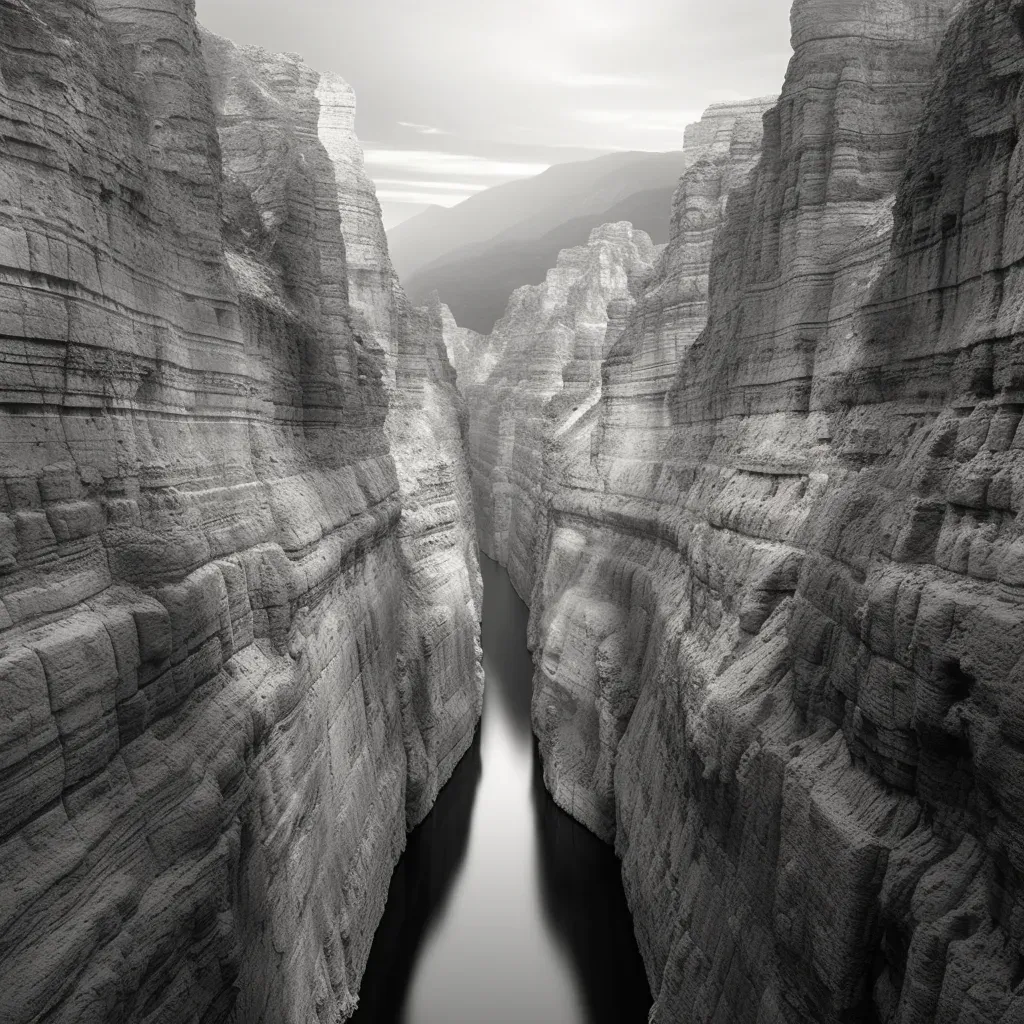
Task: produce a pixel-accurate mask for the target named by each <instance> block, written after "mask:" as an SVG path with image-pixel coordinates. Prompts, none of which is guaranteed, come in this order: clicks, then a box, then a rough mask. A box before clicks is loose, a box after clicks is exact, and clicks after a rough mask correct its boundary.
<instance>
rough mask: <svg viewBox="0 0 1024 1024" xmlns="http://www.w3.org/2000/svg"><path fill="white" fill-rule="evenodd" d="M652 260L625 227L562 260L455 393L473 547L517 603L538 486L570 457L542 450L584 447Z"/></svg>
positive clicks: (538, 523) (517, 301)
mask: <svg viewBox="0 0 1024 1024" xmlns="http://www.w3.org/2000/svg"><path fill="white" fill-rule="evenodd" d="M655 257H656V249H655V247H654V245H653V244H652V243H651V240H650V238H649V237H648V236H647V235H646V234H645V233H644V232H642V231H634V230H633V228H632V226H631V225H630V224H627V223H625V222H622V223H618V224H606V225H604V226H602V227H600V228H596V229H595V230H594V231H593V232H592V233H591V236H590V241H589V243H588V244H587V245H585V246H579V247H577V248H575V249H565V250H563V251H562V252H561V254H560V255H559V257H558V265H557V266H556V267H555V268H554V269H553V270H551V271H549V272H548V275H547V279H546V280H545V282H544V284H542V285H526V286H525V287H522V288H519V289H517V290H516V291H515V292H514V293H513V295H512V298H511V299H510V300H509V305H508V309H507V310H506V312H505V315H504V316H503V317H502V318H501V320H499V321H498V324H497V326H496V328H495V330H494V337H493V338H492V339H490V341H489V344H490V345H492V346H496V347H497V348H498V349H499V350H500V351H501V356H500V357H499V359H498V361H497V363H496V365H495V366H494V368H493V370H492V371H491V373H490V375H489V376H488V377H487V379H486V380H485V381H483V382H482V383H481V384H479V385H476V386H473V385H470V386H467V387H466V388H465V393H466V395H467V400H468V405H469V409H470V416H471V418H472V420H473V424H474V426H473V432H472V435H471V438H470V465H471V470H472V477H473V490H474V495H475V497H476V508H477V516H478V517H479V535H480V547H481V549H482V550H483V551H484V553H485V554H487V555H488V556H490V557H491V558H495V559H497V560H498V561H500V562H501V563H502V564H503V565H507V566H508V570H509V575H510V577H511V579H512V583H513V585H514V586H515V588H516V590H518V591H519V593H520V594H525V595H529V593H530V591H531V589H532V587H533V579H534V570H535V561H536V550H537V547H538V544H539V543H540V538H541V537H543V535H544V532H545V531H546V520H545V516H546V512H545V502H544V501H543V500H542V491H543V488H544V485H545V482H546V481H547V480H548V479H549V478H550V477H552V475H553V474H554V472H555V469H554V462H557V463H558V464H559V465H561V464H562V462H563V461H564V460H565V457H569V458H571V457H572V456H571V453H569V452H566V451H565V450H564V446H563V445H562V444H558V445H557V446H556V448H557V451H556V450H554V449H552V450H549V449H550V448H551V442H554V441H556V440H561V439H563V438H564V435H566V434H567V433H568V434H571V436H572V437H573V438H574V439H576V440H577V441H578V443H577V444H576V445H575V447H576V448H579V447H581V446H582V445H584V444H585V443H586V436H587V429H586V427H585V426H582V425H581V421H582V420H584V418H585V417H586V416H587V414H588V413H589V412H590V411H591V409H592V408H593V406H594V404H595V402H596V401H597V399H598V397H599V396H600V367H601V362H602V360H603V359H604V357H605V356H606V355H607V354H608V350H609V349H610V347H611V345H612V344H613V343H614V341H615V338H616V337H617V329H621V320H622V315H623V311H624V310H625V309H628V308H629V307H630V306H631V305H632V303H633V301H634V299H633V294H634V293H635V292H639V290H640V289H641V287H642V283H643V282H644V281H645V280H646V278H647V277H648V276H649V275H650V273H651V270H652V266H653V263H654V260H655ZM550 460H554V462H551V461H550Z"/></svg>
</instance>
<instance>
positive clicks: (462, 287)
mask: <svg viewBox="0 0 1024 1024" xmlns="http://www.w3.org/2000/svg"><path fill="white" fill-rule="evenodd" d="M680 162H681V161H680ZM680 173H681V172H680ZM675 187H676V181H675V180H674V179H673V181H672V183H671V185H669V186H666V187H663V188H655V189H648V190H647V191H644V192H638V193H636V194H635V195H631V196H629V197H627V198H626V199H624V200H622V201H621V202H618V203H616V204H615V205H614V206H611V207H608V208H606V209H604V210H600V211H596V212H594V213H590V214H587V215H585V216H581V217H574V218H573V219H572V220H569V221H566V222H565V223H563V224H559V225H558V226H557V227H555V228H554V229H552V230H551V231H548V232H547V233H546V234H544V235H541V236H540V237H539V238H531V239H525V240H498V241H495V242H494V243H493V244H490V245H487V244H485V245H483V246H479V245H475V246H467V247H466V248H464V249H462V250H460V251H459V252H456V253H453V254H451V255H450V256H449V257H447V258H446V259H444V260H442V261H439V262H438V263H436V264H434V265H433V266H430V267H426V268H424V269H423V270H422V271H420V272H418V273H415V274H412V275H411V276H409V277H408V278H407V279H406V280H405V289H406V291H407V293H408V294H409V297H410V298H411V299H412V300H413V302H415V303H417V304H424V303H427V302H429V301H430V299H431V295H432V293H433V292H435V291H436V292H437V293H438V294H439V295H440V296H441V298H442V299H443V300H444V302H445V303H446V304H447V305H448V307H449V308H450V309H451V312H452V314H453V315H454V317H455V319H456V321H457V322H458V324H459V326H460V327H468V328H470V329H471V330H474V331H478V332H479V333H480V334H489V333H490V332H491V330H492V328H493V327H494V324H495V321H497V320H498V319H499V317H501V315H502V314H503V313H504V312H505V307H506V305H507V303H508V300H509V296H510V295H511V294H512V292H514V291H515V290H516V288H518V287H519V286H520V285H524V284H540V283H541V282H542V281H543V280H544V277H545V275H546V274H547V271H548V269H549V268H550V267H553V266H554V265H555V262H556V260H557V258H558V254H559V252H561V251H562V249H568V248H570V247H571V246H577V245H586V243H587V240H588V239H589V237H590V232H591V231H592V230H593V229H594V228H595V227H598V226H599V225H601V224H608V223H614V222H616V221H623V220H626V221H629V222H630V223H631V224H632V225H633V226H634V227H636V228H640V229H642V230H643V231H646V232H647V233H648V234H649V235H650V236H651V238H652V240H653V241H654V242H655V243H656V244H660V243H662V242H667V241H668V233H669V221H670V218H671V212H672V210H671V207H672V194H673V192H674V191H675Z"/></svg>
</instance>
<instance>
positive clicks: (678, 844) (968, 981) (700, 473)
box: [473, 0, 1024, 1024]
mask: <svg viewBox="0 0 1024 1024" xmlns="http://www.w3.org/2000/svg"><path fill="white" fill-rule="evenodd" d="M954 6H955V5H954V4H953V3H924V2H915V0H905V2H899V3H889V2H886V3H882V2H880V0H879V2H877V3H876V2H864V3H859V4H855V5H836V4H834V3H826V2H821V0H797V3H796V4H795V6H794V10H793V30H794V44H795V55H794V58H793V61H792V63H791V66H790V69H789V72H788V74H787V78H786V84H785V88H784V90H783V94H782V97H781V99H780V101H779V103H778V105H777V106H776V107H775V108H774V109H773V110H772V111H771V112H769V113H768V114H767V115H766V116H765V119H764V144H763V152H762V155H761V157H760V160H759V162H758V164H757V167H756V170H755V171H754V173H753V175H752V176H751V178H750V180H749V182H747V183H746V184H740V183H739V182H737V185H739V187H737V188H735V190H734V191H733V193H732V196H731V198H730V201H729V205H728V213H727V216H726V217H725V219H724V223H723V224H722V226H721V228H720V230H719V231H718V234H717V238H716V240H715V244H714V254H713V259H712V263H711V271H710V285H709V294H710V301H709V307H708V308H709V315H710V319H709V322H708V325H707V327H706V329H705V330H704V331H703V332H702V333H701V334H700V336H699V337H698V338H696V340H694V338H695V334H696V331H695V325H696V324H697V322H698V321H699V319H700V315H699V313H700V311H699V308H695V307H694V306H693V305H691V304H689V303H688V302H687V301H679V298H680V297H682V298H683V299H684V300H685V297H686V296H687V295H693V294H695V295H696V296H697V297H698V298H699V295H700V293H699V290H696V291H695V290H693V289H689V290H688V289H687V286H686V284H685V282H686V278H687V272H686V270H685V266H686V264H687V262H688V260H689V259H690V257H688V256H687V255H686V245H687V243H686V232H685V231H680V230H679V228H680V227H681V226H682V225H684V224H686V223H687V221H688V220H689V219H690V218H691V217H692V214H690V213H687V212H686V211H685V210H684V211H682V212H681V211H680V209H679V197H677V212H676V225H677V230H676V233H675V235H674V237H673V240H672V242H671V243H670V245H669V248H668V251H667V252H666V254H665V256H663V258H662V262H661V265H660V266H661V267H662V268H666V267H668V266H671V265H673V264H674V265H675V266H676V267H677V268H678V269H676V270H675V271H673V272H669V273H667V274H664V275H662V276H661V277H659V278H656V279H655V283H654V285H653V289H652V291H651V292H650V293H648V297H645V298H643V299H641V300H640V302H639V303H638V305H637V307H636V309H635V310H634V311H633V313H632V315H631V316H630V318H629V321H628V323H627V324H626V326H625V328H624V330H623V332H622V337H621V340H620V341H619V343H618V344H617V345H616V346H615V347H614V349H613V350H612V352H611V355H610V357H609V359H608V360H607V361H606V362H605V365H604V371H603V382H602V394H601V397H600V401H599V403H598V405H597V413H596V415H597V416H598V421H599V422H598V425H597V426H596V427H595V429H594V432H593V437H594V442H593V447H592V459H591V463H590V472H591V474H592V480H593V483H591V484H590V485H589V486H584V483H585V481H584V473H583V472H579V473H577V474H575V476H574V477H568V478H565V477H563V479H562V480H561V481H558V482H556V483H555V485H554V486H552V487H551V489H550V496H549V499H548V504H547V517H546V518H547V526H546V533H545V535H544V536H543V537H542V538H541V539H540V540H539V544H538V548H537V549H536V552H535V554H536V557H537V565H538V572H537V577H536V584H535V586H534V589H533V592H532V600H531V605H532V624H531V640H532V643H533V644H534V646H535V657H536V659H537V663H538V668H537V677H536V681H535V693H534V708H533V713H534V726H535V730H536V732H537V734H538V736H539V738H540V742H541V748H542V753H543V755H544V758H545V777H546V781H547V783H548V785H549V788H550V789H551V790H552V792H553V793H554V795H555V797H556V799H557V800H558V801H559V802H560V803H561V804H562V805H563V806H565V807H566V808H567V809H569V810H570V811H572V812H573V813H574V814H576V816H577V817H579V818H580V819H581V820H583V821H584V822H586V823H587V824H589V825H590V826H591V827H592V828H594V829H595V830H596V831H598V832H599V833H600V834H602V835H605V836H607V837H609V838H614V841H615V844H616V848H617V850H618V852H619V854H620V856H621V857H622V860H623V878H624V882H625V885H626V888H627V894H628V897H629V900H630V904H631V907H632V909H633V912H634V918H635V924H636V930H637V935H638V938H639V941H640V944H641V949H642V952H643V954H644V958H645V961H646V963H647V966H648V972H649V977H650V979H651V984H652V989H653V991H654V994H655V997H656V1003H655V1010H654V1016H653V1019H654V1020H656V1021H666V1022H667V1021H677V1020H686V1021H693V1022H701V1021H712V1020H714V1021H730V1022H749V1024H755V1022H757V1024H762V1022H769V1021H785V1022H794V1024H795V1022H811V1021H815V1022H839V1021H851V1020H864V1021H886V1022H900V1024H904V1022H911V1021H914V1022H925V1021H954V1020H956V1021H979V1022H980V1021H997V1020H1004V1021H1010V1020H1017V1019H1019V1017H1020V1014H1021V1013H1022V1012H1024V1002H1022V999H1021V997H1020V996H1019V994H1018V990H1019V985H1018V982H1019V977H1020V971H1019V965H1020V962H1021V961H1020V948H1021V946H1020V943H1021V940H1022V939H1024V933H1022V930H1021V924H1020V921H1021V916H1020V910H1019V904H1020V898H1021V885H1020V882H1019V879H1020V877H1021V875H1020V872H1021V870H1022V868H1024V852H1022V846H1021V842H1022V833H1021V827H1020V821H1021V806H1020V804H1021V799H1022V795H1021V784H1020V780H1021V778H1024V774H1022V770H1024V765H1022V764H1021V763H1020V756H1021V755H1020V749H1021V737H1020V730H1021V726H1020V721H1021V719H1020V710H1019V707H1018V701H1017V697H1016V696H1015V694H1016V692H1017V690H1018V688H1019V687H1018V686H1017V682H1016V676H1017V673H1018V662H1019V660H1020V657H1021V653H1022V644H1024V614H1022V592H1021V589H1020V588H1021V584H1022V583H1024V577H1022V576H1021V575H1020V573H1019V561H1020V557H1019V556H1020V549H1021V546H1022V542H1021V541H1020V539H1019V533H1020V531H1019V527H1018V525H1017V521H1016V520H1017V503H1018V494H1017V492H1018V490H1019V488H1018V486H1017V481H1018V478H1019V476H1020V467H1019V465H1018V462H1019V460H1018V455H1017V453H1018V450H1019V448H1020V445H1021V441H1020V439H1019V437H1017V435H1018V433H1019V432H1018V425H1019V422H1020V413H1021V396H1020V388H1021V379H1020V378H1021V370H1020V365H1021V364H1020V341H1019V324H1018V321H1019V317H1020V310H1021V304H1022V303H1021V295H1024V290H1022V288H1021V287H1020V286H1019V283H1018V281H1017V279H1016V278H1017V276H1018V271H1017V269H1016V263H1017V261H1018V259H1019V254H1018V251H1017V250H1018V249H1019V247H1020V245H1021V242H1020V239H1021V237H1024V236H1022V234H1021V229H1020V226H1019V225H1018V220H1019V218H1020V215H1021V214H1020V202H1019V195H1020V193H1021V191H1022V188H1024V186H1022V184H1021V173H1020V170H1019V166H1020V165H1019V152H1018V132H1017V127H1018V118H1019V117H1020V101H1019V98H1018V97H1019V90H1020V85H1021V82H1022V80H1024V41H1022V38H1021V32H1022V28H1024V13H1022V11H1024V8H1022V7H1021V5H1020V4H1019V3H1016V2H1010V0H973V2H970V3H968V4H965V5H962V6H960V7H959V8H958V10H957V13H956V16H955V18H953V20H952V24H951V25H950V18H951V16H952V12H953V8H954ZM947 27H948V35H947V36H946V39H945V43H944V44H943V45H942V47H941V52H940V41H941V40H942V37H943V34H944V32H945V31H946V29H947ZM915 132H916V134H915ZM749 141H752V138H751V139H750V140H749ZM747 152H748V153H749V152H750V150H749V149H747ZM695 172H696V173H698V174H703V173H706V172H704V171H701V170H700V167H699V165H698V166H697V167H691V169H690V170H689V171H688V174H687V176H686V178H685V179H684V187H683V188H682V189H681V193H680V195H683V196H685V195H689V186H688V185H687V184H686V181H687V180H689V181H691V182H692V181H693V175H694V174H695ZM694 209H695V212H696V206H695V207H694ZM666 296H668V297H674V299H673V298H666ZM508 357H509V355H508V352H506V356H505V358H506V359H507V358H508ZM473 427H474V430H479V431H480V434H481V436H483V437H486V436H488V434H489V427H488V425H487V424H486V422H481V423H480V425H479V427H478V426H477V424H476V423H474V425H473ZM476 460H477V451H476V449H474V469H475V468H476V464H477V463H476ZM511 465H514V463H511ZM480 523H481V528H482V529H484V528H486V524H487V523H488V519H487V515H486V513H485V514H484V515H483V516H481V520H480ZM495 535H496V536H497V535H498V531H495Z"/></svg>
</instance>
